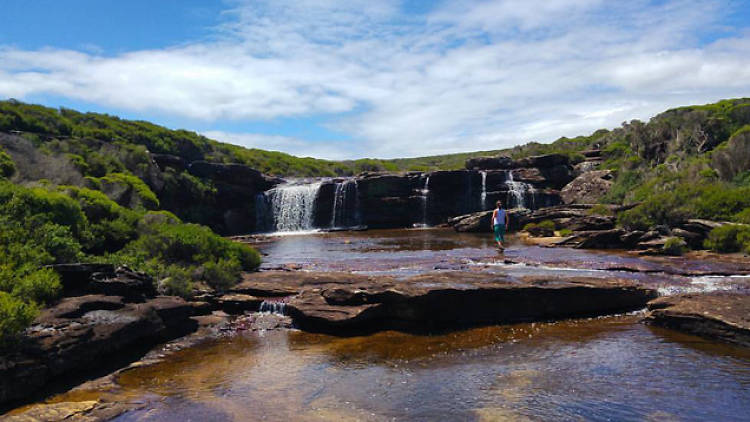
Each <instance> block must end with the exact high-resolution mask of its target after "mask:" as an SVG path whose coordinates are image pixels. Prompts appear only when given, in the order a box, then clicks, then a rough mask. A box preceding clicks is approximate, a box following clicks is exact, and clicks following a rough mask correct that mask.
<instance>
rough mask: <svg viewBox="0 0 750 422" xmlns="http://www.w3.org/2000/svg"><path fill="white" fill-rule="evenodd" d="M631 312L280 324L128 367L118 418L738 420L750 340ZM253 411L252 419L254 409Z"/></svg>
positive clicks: (749, 395) (746, 406)
mask: <svg viewBox="0 0 750 422" xmlns="http://www.w3.org/2000/svg"><path fill="white" fill-rule="evenodd" d="M636 319H637V317H636V316H625V317H611V318H598V319H590V320H575V321H566V322H558V323H549V324H515V325H509V326H496V327H483V328H477V329H472V330H467V331H461V332H453V333H446V334H442V335H435V336H418V335H409V334H404V333H396V332H384V333H378V334H375V335H372V336H365V337H354V338H336V337H331V336H325V335H317V334H307V333H301V332H275V333H269V334H268V335H266V336H264V337H262V338H246V337H235V338H231V339H223V340H219V341H216V342H214V343H210V344H206V345H203V346H201V347H198V348H194V349H191V350H186V351H183V352H181V353H180V354H178V355H176V356H175V357H174V358H170V360H169V361H168V362H165V363H163V364H159V365H156V366H154V367H147V368H140V369H136V370H133V371H130V372H128V373H126V374H125V375H123V376H121V377H120V380H119V381H120V383H121V384H122V385H123V387H124V388H125V390H126V391H127V392H128V395H129V396H133V395H134V396H139V397H140V400H147V401H149V404H148V406H147V409H145V410H142V411H136V412H131V413H128V414H125V415H123V416H121V417H120V418H119V419H118V420H123V421H129V420H177V419H180V418H183V417H186V415H190V417H192V418H193V420H195V418H196V417H198V418H207V419H213V420H250V419H252V420H258V419H262V418H266V419H268V420H282V419H283V420H330V419H331V418H335V419H344V420H391V419H393V418H396V419H410V420H437V419H439V420H497V418H503V417H509V418H511V419H513V420H516V419H522V418H529V419H531V420H539V419H542V420H577V419H581V418H582V419H586V420H647V419H649V418H652V419H659V420H664V419H663V418H667V417H674V418H678V419H679V420H737V419H740V418H741V417H742V415H747V414H750V390H749V389H748V388H747V387H748V385H749V383H750V352H748V351H747V350H743V349H737V348H733V347H729V346H724V345H717V344H712V343H707V342H704V341H702V340H700V339H697V338H694V337H691V336H685V335H677V336H676V337H675V334H674V333H672V332H669V331H664V330H660V329H653V328H649V327H646V326H643V325H641V324H638V323H637V322H636ZM246 418H250V419H246Z"/></svg>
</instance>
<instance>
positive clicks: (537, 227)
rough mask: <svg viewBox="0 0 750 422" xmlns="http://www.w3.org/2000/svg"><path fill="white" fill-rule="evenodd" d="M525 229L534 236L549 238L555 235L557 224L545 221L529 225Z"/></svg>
mask: <svg viewBox="0 0 750 422" xmlns="http://www.w3.org/2000/svg"><path fill="white" fill-rule="evenodd" d="M523 229H524V230H525V231H527V232H529V234H531V235H532V236H537V237H548V236H554V234H555V223H554V222H553V221H552V220H544V221H540V222H539V223H529V224H527V225H525V226H523Z"/></svg>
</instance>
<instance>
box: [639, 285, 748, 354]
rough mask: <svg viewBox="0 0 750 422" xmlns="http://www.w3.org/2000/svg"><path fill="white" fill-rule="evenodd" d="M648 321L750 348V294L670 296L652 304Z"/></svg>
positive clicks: (715, 293)
mask: <svg viewBox="0 0 750 422" xmlns="http://www.w3.org/2000/svg"><path fill="white" fill-rule="evenodd" d="M648 310H649V312H648V314H647V316H646V322H647V323H648V324H652V325H659V326H663V327H668V328H672V329H675V330H679V331H683V332H686V333H690V334H695V335H699V336H702V337H707V338H710V339H716V340H721V341H726V342H729V343H734V344H738V345H740V346H745V347H750V295H747V294H741V293H729V292H713V293H706V294H683V295H677V296H666V297H660V298H658V299H655V300H652V301H651V302H649V303H648Z"/></svg>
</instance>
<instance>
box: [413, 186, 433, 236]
mask: <svg viewBox="0 0 750 422" xmlns="http://www.w3.org/2000/svg"><path fill="white" fill-rule="evenodd" d="M419 197H420V201H421V202H422V222H421V223H416V224H414V227H427V226H428V224H427V202H428V200H429V198H430V176H427V177H426V178H425V180H424V186H423V187H422V189H420V190H419Z"/></svg>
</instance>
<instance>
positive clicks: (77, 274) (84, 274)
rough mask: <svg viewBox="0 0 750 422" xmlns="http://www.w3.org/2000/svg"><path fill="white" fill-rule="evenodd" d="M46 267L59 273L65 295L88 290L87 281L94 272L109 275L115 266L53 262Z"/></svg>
mask: <svg viewBox="0 0 750 422" xmlns="http://www.w3.org/2000/svg"><path fill="white" fill-rule="evenodd" d="M47 268H52V269H53V270H55V272H57V273H58V274H60V282H61V283H62V286H63V293H64V294H66V295H70V294H73V293H76V292H85V291H88V288H89V283H90V282H91V278H92V276H93V275H94V274H98V275H100V276H103V277H110V276H114V274H115V266H114V265H112V264H84V263H77V264H55V265H48V266H47Z"/></svg>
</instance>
